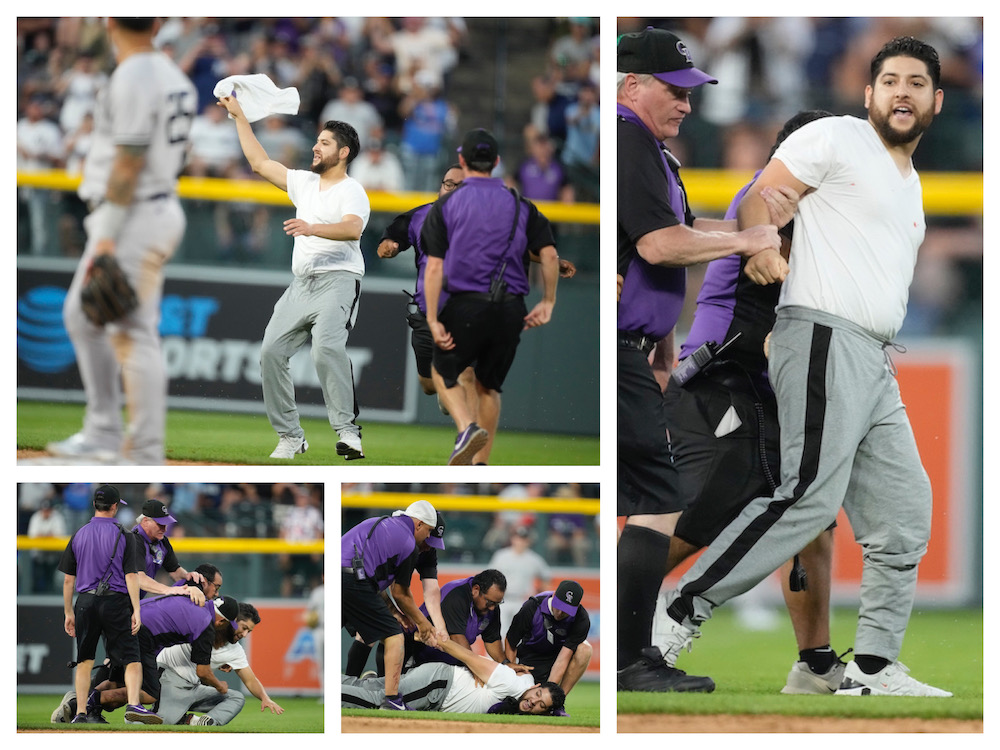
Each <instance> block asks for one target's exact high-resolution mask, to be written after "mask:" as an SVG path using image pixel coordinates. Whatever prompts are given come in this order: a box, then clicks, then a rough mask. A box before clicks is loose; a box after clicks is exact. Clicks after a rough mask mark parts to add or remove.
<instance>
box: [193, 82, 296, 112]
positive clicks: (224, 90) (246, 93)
mask: <svg viewBox="0 0 1000 750" xmlns="http://www.w3.org/2000/svg"><path fill="white" fill-rule="evenodd" d="M213 93H214V94H215V97H216V98H217V99H221V98H222V97H224V96H235V97H236V98H237V99H238V100H239V102H240V107H241V108H242V109H243V114H245V115H246V116H247V120H249V121H250V122H257V120H261V119H263V118H265V117H267V116H268V115H275V114H282V115H294V114H297V113H298V111H299V91H298V89H296V88H294V87H291V88H287V89H279V88H278V87H277V86H275V85H274V81H272V80H271V79H270V78H268V77H267V76H266V75H264V74H263V73H255V74H254V75H248V76H229V77H228V78H223V79H222V80H221V81H219V82H218V83H217V84H215V90H214V92H213ZM229 117H230V118H232V115H229Z"/></svg>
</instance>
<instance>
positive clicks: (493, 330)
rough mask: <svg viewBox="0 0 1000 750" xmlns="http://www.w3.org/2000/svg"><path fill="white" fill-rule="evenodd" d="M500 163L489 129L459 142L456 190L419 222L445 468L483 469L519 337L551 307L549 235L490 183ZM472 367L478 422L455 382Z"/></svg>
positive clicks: (553, 265) (522, 205)
mask: <svg viewBox="0 0 1000 750" xmlns="http://www.w3.org/2000/svg"><path fill="white" fill-rule="evenodd" d="M499 158H500V154H499V146H498V145H497V141H496V138H494V137H493V135H492V134H491V133H490V132H489V131H486V130H483V129H481V128H480V129H477V130H470V131H469V132H468V133H466V134H465V138H464V139H463V141H462V147H461V150H460V152H459V157H458V160H459V164H461V165H462V168H463V169H464V170H465V179H464V180H463V181H462V184H461V186H459V187H458V188H456V189H455V190H453V191H452V192H450V193H448V194H447V195H445V196H444V197H442V198H439V199H438V200H437V201H436V202H435V203H434V206H433V207H432V208H431V210H430V212H429V213H428V214H427V218H426V220H425V221H424V226H423V229H422V230H421V233H420V240H421V245H422V246H423V249H424V252H425V253H427V256H428V257H427V265H426V266H425V268H424V299H425V300H426V303H427V325H428V326H429V327H430V331H431V335H432V336H433V338H434V344H435V349H434V355H433V368H432V373H431V374H432V377H433V379H434V383H435V386H436V388H437V393H438V397H439V398H440V400H441V404H442V405H443V406H444V408H445V409H446V410H447V411H448V413H449V414H450V415H451V417H452V419H454V420H455V426H456V427H457V428H458V435H457V437H456V439H455V448H454V450H453V451H452V454H451V456H450V457H449V459H448V463H449V465H468V464H472V463H486V461H487V458H488V455H489V450H490V447H491V446H492V439H493V436H494V434H495V433H496V429H497V425H498V424H499V420H500V391H501V388H502V387H503V383H504V379H505V378H506V377H507V372H508V371H509V370H510V367H511V364H512V363H513V362H514V354H515V352H516V351H517V345H518V342H519V341H520V338H521V331H522V330H524V329H525V328H534V327H536V326H541V325H544V324H546V323H548V322H549V320H550V319H551V317H552V309H553V307H554V306H555V302H556V285H557V284H558V281H559V256H558V254H557V253H556V248H555V240H554V238H553V235H552V226H551V225H550V224H549V221H548V219H546V218H545V217H544V216H542V214H541V213H539V211H538V209H537V208H536V207H535V206H534V204H532V203H531V202H530V201H527V200H524V199H523V198H521V197H520V196H519V195H518V194H517V193H516V191H513V190H509V189H508V188H507V187H506V186H504V184H503V180H501V179H500V178H494V177H491V176H490V174H491V172H492V171H493V168H494V167H496V165H497V162H498V160H499ZM532 255H534V256H536V257H537V258H538V260H539V263H540V264H541V270H542V279H543V282H544V291H543V297H542V300H541V301H540V302H538V304H536V305H535V307H534V308H533V309H532V310H531V312H530V313H529V312H528V310H527V307H526V306H525V304H524V295H526V294H527V293H528V291H529V285H528V262H529V256H532ZM470 365H471V366H473V367H474V371H475V375H476V389H477V393H478V394H479V399H478V413H473V410H472V408H470V405H469V404H468V403H467V401H466V398H465V394H464V391H463V389H462V388H461V386H460V385H459V383H458V376H459V375H460V374H461V373H462V372H463V371H464V370H465V368H466V367H469V366H470Z"/></svg>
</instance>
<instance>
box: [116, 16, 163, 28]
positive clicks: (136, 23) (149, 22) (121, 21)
mask: <svg viewBox="0 0 1000 750" xmlns="http://www.w3.org/2000/svg"><path fill="white" fill-rule="evenodd" d="M115 23H116V24H118V25H119V26H120V27H122V28H123V29H125V30H126V31H152V30H153V24H155V23H156V19H155V18H119V17H118V16H115Z"/></svg>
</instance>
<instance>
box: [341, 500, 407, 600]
mask: <svg viewBox="0 0 1000 750" xmlns="http://www.w3.org/2000/svg"><path fill="white" fill-rule="evenodd" d="M376 524H377V525H376ZM373 527H374V531H373V530H372V529H373ZM369 532H371V536H369ZM355 551H357V552H359V553H361V555H362V557H363V558H364V568H365V574H366V575H367V576H368V580H370V581H373V582H374V583H375V585H376V586H377V587H378V590H379V591H384V590H385V589H387V588H388V587H389V585H390V584H391V583H392V582H393V581H394V580H395V578H396V573H397V571H398V570H399V569H400V568H402V567H403V566H404V565H407V566H408V567H409V569H410V574H411V575H412V563H413V562H414V561H415V560H416V557H417V541H416V539H414V537H413V519H411V518H410V517H409V516H388V517H386V516H382V517H381V518H369V519H367V520H364V521H362V522H361V523H359V524H358V525H357V526H355V527H354V528H353V529H350V530H349V531H348V532H347V533H346V534H344V535H343V536H342V537H341V538H340V565H341V567H342V568H350V567H351V559H352V558H353V557H354V554H355ZM400 583H403V584H404V585H409V579H407V580H406V581H401V582H400Z"/></svg>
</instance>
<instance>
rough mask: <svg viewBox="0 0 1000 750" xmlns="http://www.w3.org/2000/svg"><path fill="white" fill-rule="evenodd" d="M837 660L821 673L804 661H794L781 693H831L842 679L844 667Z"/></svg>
mask: <svg viewBox="0 0 1000 750" xmlns="http://www.w3.org/2000/svg"><path fill="white" fill-rule="evenodd" d="M846 666H847V665H846V664H844V662H842V661H838V662H837V663H836V664H834V665H833V666H832V667H830V669H829V670H828V671H826V672H824V673H823V674H816V673H815V672H813V671H812V670H811V669H809V665H808V664H806V663H805V662H804V661H797V662H795V664H794V666H792V669H791V671H790V672H789V673H788V680H787V681H786V682H785V686H784V687H783V688H781V692H782V694H783V695H832V694H833V693H836V692H837V689H838V688H839V687H840V683H841V682H843V681H844V668H845V667H846Z"/></svg>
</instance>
